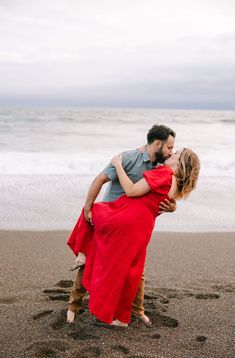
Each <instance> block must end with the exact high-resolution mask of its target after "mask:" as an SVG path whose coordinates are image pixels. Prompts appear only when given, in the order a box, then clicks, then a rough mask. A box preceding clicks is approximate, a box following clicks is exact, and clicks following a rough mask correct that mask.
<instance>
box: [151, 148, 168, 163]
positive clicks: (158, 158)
mask: <svg viewBox="0 0 235 358" xmlns="http://www.w3.org/2000/svg"><path fill="white" fill-rule="evenodd" d="M162 148H163V146H161V148H159V150H158V151H157V152H156V153H155V154H156V159H155V161H154V162H153V164H154V165H157V164H163V163H164V162H165V160H166V159H167V157H164V155H163V151H162Z"/></svg>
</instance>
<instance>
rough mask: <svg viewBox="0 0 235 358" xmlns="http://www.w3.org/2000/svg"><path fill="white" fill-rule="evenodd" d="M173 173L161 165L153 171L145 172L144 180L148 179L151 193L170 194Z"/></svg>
mask: <svg viewBox="0 0 235 358" xmlns="http://www.w3.org/2000/svg"><path fill="white" fill-rule="evenodd" d="M172 174H173V171H172V170H171V169H170V168H169V167H167V166H165V165H161V166H159V167H157V168H154V169H152V170H147V171H146V172H144V178H145V179H146V181H147V183H148V185H149V186H150V188H151V191H153V192H157V193H159V194H163V195H164V194H168V192H169V190H170V187H171V183H172Z"/></svg>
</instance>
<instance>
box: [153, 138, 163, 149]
mask: <svg viewBox="0 0 235 358" xmlns="http://www.w3.org/2000/svg"><path fill="white" fill-rule="evenodd" d="M161 146H162V141H161V140H160V139H156V140H155V141H154V142H153V147H154V151H155V152H157V151H158V150H159V149H160V148H161Z"/></svg>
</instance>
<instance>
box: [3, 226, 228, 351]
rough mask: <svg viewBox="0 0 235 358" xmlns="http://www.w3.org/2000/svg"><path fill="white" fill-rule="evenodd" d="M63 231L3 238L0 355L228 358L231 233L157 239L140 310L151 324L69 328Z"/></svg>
mask: <svg viewBox="0 0 235 358" xmlns="http://www.w3.org/2000/svg"><path fill="white" fill-rule="evenodd" d="M68 235H69V233H68V232H65V231H58V232H56V231H48V232H36V231H34V232H33V231H32V232H30V231H25V232H23V231H1V232H0V253H1V254H0V255H1V259H0V267H1V270H0V275H1V276H0V285H1V295H0V310H1V323H0V325H1V327H0V347H1V348H0V356H1V357H3V358H6V357H7V358H8V357H9V358H10V357H70V358H72V357H74V358H75V357H79V358H82V357H129V358H130V357H159V358H160V357H161V358H168V357H169V358H170V357H171V358H178V357H179V358H181V357H182V358H196V357H197V358H198V357H213V358H230V357H231V358H232V357H233V356H234V355H233V354H234V351H233V347H232V344H233V332H232V328H233V327H232V323H233V322H232V304H233V302H234V301H233V300H234V288H235V286H234V281H233V279H234V260H233V259H234V257H233V252H234V246H235V241H234V236H235V234H234V233H209V234H206V233H200V234H197V233H192V234H190V233H154V234H153V237H152V240H151V243H150V246H149V250H148V258H147V264H146V290H145V292H146V294H145V309H146V313H147V314H148V315H149V316H150V317H151V320H152V325H151V326H146V325H144V324H143V323H142V322H138V321H137V320H136V319H135V318H133V319H132V321H131V324H130V326H129V327H128V328H117V327H112V326H108V325H105V324H99V323H98V322H97V321H95V320H94V318H93V317H92V315H90V313H89V312H88V310H87V309H86V304H85V307H84V308H85V309H84V312H83V313H82V314H79V315H78V316H77V318H76V321H75V323H73V324H67V323H66V320H65V315H66V300H68V292H69V290H70V286H71V280H73V277H74V273H71V272H69V270H68V268H69V266H70V264H71V262H72V261H73V259H74V257H73V254H72V252H71V251H70V249H69V248H68V247H67V246H66V240H67V237H68Z"/></svg>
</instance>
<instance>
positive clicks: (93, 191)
mask: <svg viewBox="0 0 235 358" xmlns="http://www.w3.org/2000/svg"><path fill="white" fill-rule="evenodd" d="M108 181H110V179H109V178H108V177H107V175H105V174H104V173H103V172H101V173H100V174H98V175H97V177H95V179H94V180H93V182H92V183H91V186H90V188H89V191H88V194H87V198H86V202H85V205H84V216H85V219H86V220H87V221H88V222H89V223H90V224H92V216H91V208H92V205H93V203H94V201H95V199H96V198H97V196H98V194H99V192H100V190H101V188H102V186H103V184H105V183H107V182H108Z"/></svg>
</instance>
